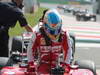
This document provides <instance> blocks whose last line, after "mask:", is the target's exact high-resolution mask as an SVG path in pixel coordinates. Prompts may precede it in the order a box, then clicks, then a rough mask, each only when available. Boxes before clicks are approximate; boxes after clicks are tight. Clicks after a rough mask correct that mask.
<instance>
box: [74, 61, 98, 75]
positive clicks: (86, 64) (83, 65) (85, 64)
mask: <svg viewBox="0 0 100 75" xmlns="http://www.w3.org/2000/svg"><path fill="white" fill-rule="evenodd" d="M75 64H76V65H78V66H79V68H80V69H89V70H91V71H92V72H93V74H94V75H97V74H96V66H95V64H94V62H93V61H89V60H78V61H75Z"/></svg>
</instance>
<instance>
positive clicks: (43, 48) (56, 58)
mask: <svg viewBox="0 0 100 75" xmlns="http://www.w3.org/2000/svg"><path fill="white" fill-rule="evenodd" d="M40 21H42V25H41V26H40V27H39V31H36V32H34V33H33V38H32V39H31V41H30V45H29V47H28V51H27V56H28V64H29V66H32V65H34V66H35V69H36V71H37V73H38V74H39V75H40V74H50V73H51V69H52V68H55V67H57V66H58V65H59V64H60V62H64V63H66V64H70V62H71V59H72V49H71V43H70V39H69V35H68V32H67V31H63V29H62V19H61V16H60V14H59V13H58V11H57V10H56V9H49V10H46V11H44V13H43V16H42V18H41V19H40ZM61 57H62V58H61ZM60 58H61V59H60Z"/></svg>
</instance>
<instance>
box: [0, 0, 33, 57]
mask: <svg viewBox="0 0 100 75" xmlns="http://www.w3.org/2000/svg"><path fill="white" fill-rule="evenodd" d="M22 3H23V0H12V2H0V57H8V55H9V48H8V43H9V29H10V28H13V27H15V25H16V23H17V21H18V22H19V24H20V26H21V27H22V28H25V29H26V30H27V31H29V32H33V30H32V27H31V26H30V25H28V22H27V20H26V18H25V16H24V15H23V13H22V8H23V4H22Z"/></svg>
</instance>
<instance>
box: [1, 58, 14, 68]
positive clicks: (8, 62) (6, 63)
mask: <svg viewBox="0 0 100 75" xmlns="http://www.w3.org/2000/svg"><path fill="white" fill-rule="evenodd" d="M12 65H13V60H12V59H10V58H8V57H0V69H2V68H3V67H5V66H12Z"/></svg>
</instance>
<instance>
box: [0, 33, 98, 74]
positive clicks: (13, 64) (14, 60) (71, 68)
mask: <svg viewBox="0 0 100 75" xmlns="http://www.w3.org/2000/svg"><path fill="white" fill-rule="evenodd" d="M31 37H32V35H31V34H30V33H27V34H23V37H22V38H21V39H22V46H21V47H22V51H19V52H17V51H14V52H11V56H10V57H9V58H4V57H1V58H0V65H1V66H2V67H1V70H0V75H97V74H96V67H95V64H94V63H93V62H92V61H88V60H78V61H75V62H74V64H71V65H69V64H65V63H63V62H60V60H59V64H57V66H56V67H55V68H50V70H51V72H50V73H49V74H38V72H37V70H36V69H37V68H36V67H35V66H29V65H28V63H27V55H26V49H27V46H28V45H29V41H30V38H31ZM60 59H61V58H60Z"/></svg>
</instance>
